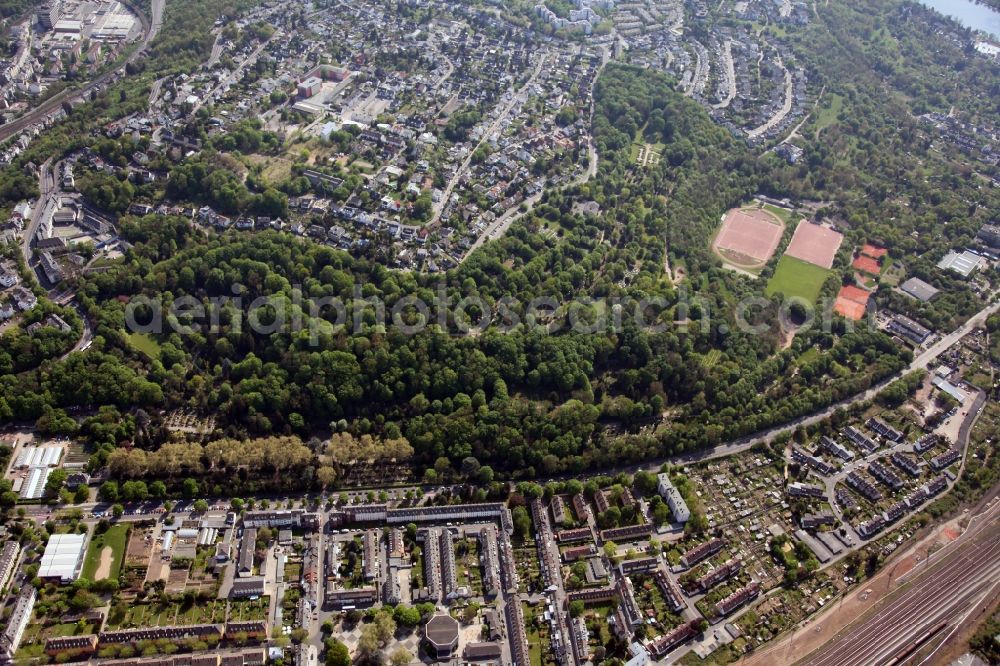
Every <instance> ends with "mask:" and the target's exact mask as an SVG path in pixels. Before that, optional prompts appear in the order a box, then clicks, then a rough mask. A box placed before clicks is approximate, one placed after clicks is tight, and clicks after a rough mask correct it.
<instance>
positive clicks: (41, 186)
mask: <svg viewBox="0 0 1000 666" xmlns="http://www.w3.org/2000/svg"><path fill="white" fill-rule="evenodd" d="M38 190H39V192H40V193H41V195H40V196H39V197H38V201H37V202H35V208H34V210H32V211H31V220H29V221H28V227H27V228H26V229H25V230H24V235H23V236H22V237H21V254H22V255H23V256H24V263H25V264H28V265H30V264H31V244H32V243H33V242H34V240H35V234H36V233H38V227H39V226H40V225H41V223H42V220H44V219H45V217H46V216H47V215H49V213H48V209H49V206H50V205H52V195H53V193H54V192H55V190H56V179H55V176H54V175H53V173H52V158H51V157H50V158H49V159H47V160H45V162H43V163H42V166H41V167H40V168H39V169H38Z"/></svg>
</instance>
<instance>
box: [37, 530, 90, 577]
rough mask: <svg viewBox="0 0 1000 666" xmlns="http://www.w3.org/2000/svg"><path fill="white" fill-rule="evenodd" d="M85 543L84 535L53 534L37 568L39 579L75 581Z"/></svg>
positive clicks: (85, 536) (85, 537)
mask: <svg viewBox="0 0 1000 666" xmlns="http://www.w3.org/2000/svg"><path fill="white" fill-rule="evenodd" d="M86 543H87V535H86V534H53V535H52V536H51V537H50V538H49V543H48V544H47V545H46V546H45V553H43V554H42V563H41V565H39V567H38V577H39V578H59V579H61V580H63V581H71V580H76V577H77V576H78V575H79V573H80V563H81V562H82V561H83V549H84V546H85V545H86Z"/></svg>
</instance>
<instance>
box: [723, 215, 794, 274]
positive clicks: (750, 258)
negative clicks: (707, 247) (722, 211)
mask: <svg viewBox="0 0 1000 666" xmlns="http://www.w3.org/2000/svg"><path fill="white" fill-rule="evenodd" d="M784 230H785V225H784V224H783V223H782V222H781V220H779V219H778V218H777V217H776V216H775V215H772V214H771V213H769V212H767V211H766V210H760V209H753V208H734V209H733V210H731V211H729V212H728V213H726V217H725V218H724V219H723V221H722V228H721V229H720V230H719V234H718V235H717V236H716V237H715V242H713V243H712V248H713V249H714V250H715V251H716V252H717V253H718V254H719V256H721V257H722V258H723V259H725V260H726V261H727V262H729V263H731V264H734V265H736V266H741V267H758V266H762V265H764V264H766V263H767V261H768V259H770V258H771V255H773V254H774V251H775V250H776V249H777V247H778V243H779V242H781V234H782V233H783V232H784Z"/></svg>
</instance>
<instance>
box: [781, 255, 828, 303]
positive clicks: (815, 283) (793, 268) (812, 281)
mask: <svg viewBox="0 0 1000 666" xmlns="http://www.w3.org/2000/svg"><path fill="white" fill-rule="evenodd" d="M829 275H830V271H828V270H827V269H825V268H821V267H819V266H815V265H813V264H810V263H808V262H806V261H802V260H801V259H796V258H795V257H790V256H788V255H787V254H786V255H783V256H782V257H781V259H779V260H778V267H777V268H776V269H775V270H774V275H773V276H772V277H771V280H770V282H768V283H767V295H768V296H770V295H772V294H775V293H777V292H781V293H783V294H784V295H785V296H786V297H790V296H798V297H800V298H803V299H805V300H807V301H809V302H810V303H816V299H818V298H819V292H820V289H822V288H823V283H824V282H826V278H827V277H828V276H829Z"/></svg>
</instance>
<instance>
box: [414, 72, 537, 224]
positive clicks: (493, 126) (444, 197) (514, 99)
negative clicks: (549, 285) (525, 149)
mask: <svg viewBox="0 0 1000 666" xmlns="http://www.w3.org/2000/svg"><path fill="white" fill-rule="evenodd" d="M548 59H549V55H548V54H547V53H546V54H544V55H543V56H542V57H541V58H539V59H538V64H537V65H535V69H534V71H533V72H531V76H530V77H529V78H528V80H527V81H525V83H524V85H523V86H521V88H520V90H518V91H517V92H512V94H511V96H510V101H508V102H507V105H506V106H505V107H503V109H502V110H501V111H500V113H499V114H497V117H496V120H494V121H493V122H492V123H490V125H489V127H487V128H486V130H485V131H483V135H482V138H480V139H479V142H478V143H477V144H476V145H475V147H473V149H472V150H470V151H469V154H468V155H467V156H466V158H465V160H464V161H463V162H462V164H461V166H459V167H458V170H457V171H455V175H454V176H452V177H451V180H449V181H448V184H447V185H446V186H445V188H444V192H443V193H442V194H441V200H440V202H439V203H438V205H437V206H436V207H435V208H434V216H433V217H432V218H431V221H430V223H429V224H430V225H432V226H433V225H435V224H437V222H438V221H439V220H440V219H441V213H442V211H444V209H445V207H447V205H448V200H449V199H450V198H451V193H452V191H453V190H454V189H455V186H456V185H458V183H459V182H460V181H461V180H462V178H464V177H465V174H466V172H467V171H468V170H469V166H471V164H472V157H473V156H474V155H475V154H476V151H477V150H479V147H480V146H482V145H483V144H484V143H486V142H487V141H488V140H489V138H490V137H491V136H493V134H495V133H496V132H497V131H499V130H500V128H501V126H502V125H503V124H504V123H505V122H506V121H507V116H508V115H509V114H510V112H511V109H513V108H514V105H515V104H517V103H518V102H521V103H523V102H524V101H525V100H526V99H527V96H526V95H524V94H523V92H524V91H525V90H527V88H528V86H530V85H531V84H532V83H534V82H535V79H537V78H538V75H539V74H541V72H542V68H543V67H544V66H545V63H546V62H547V61H548Z"/></svg>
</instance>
